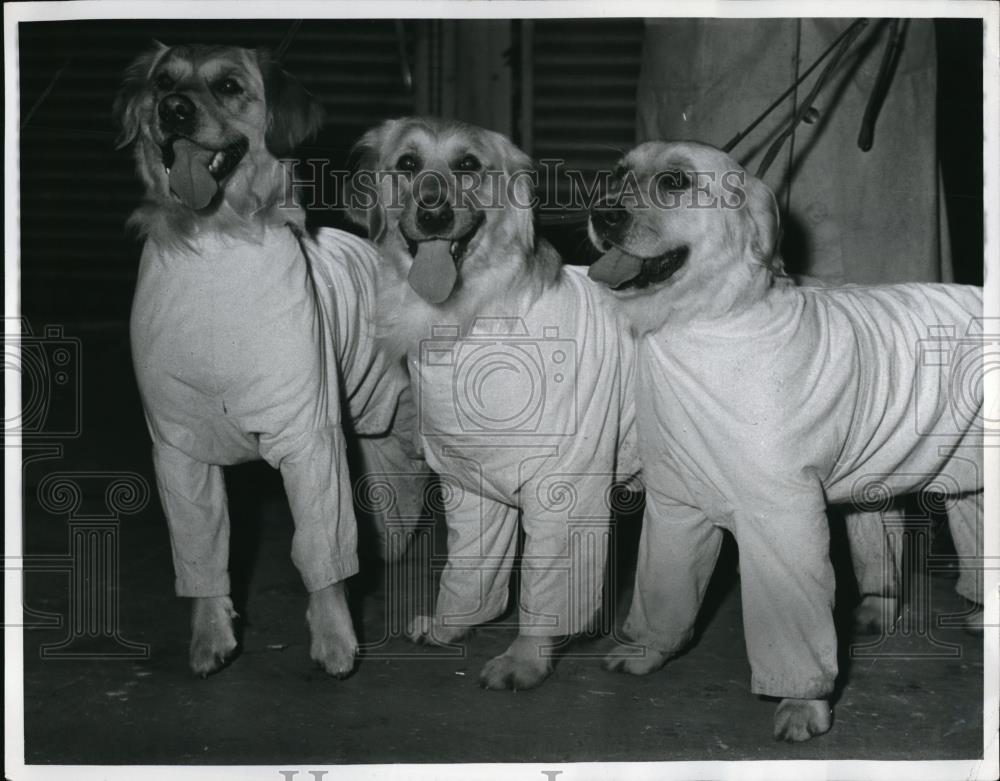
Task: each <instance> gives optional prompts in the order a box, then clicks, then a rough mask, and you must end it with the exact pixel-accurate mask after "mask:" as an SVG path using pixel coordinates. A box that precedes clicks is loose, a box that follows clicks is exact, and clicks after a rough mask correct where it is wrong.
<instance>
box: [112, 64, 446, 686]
mask: <svg viewBox="0 0 1000 781" xmlns="http://www.w3.org/2000/svg"><path fill="white" fill-rule="evenodd" d="M116 109H117V114H118V118H119V121H120V123H121V127H122V136H121V146H123V147H124V146H129V145H133V146H134V151H135V159H136V162H137V168H138V171H139V175H140V176H141V178H142V181H143V183H144V184H145V191H146V192H145V198H144V202H143V204H142V205H141V206H140V207H139V209H138V210H137V211H136V212H135V214H134V215H133V216H132V219H131V223H132V224H133V225H134V226H136V227H137V228H138V230H139V232H140V233H141V235H142V236H143V237H144V238H145V244H144V247H143V251H142V259H141V262H140V267H139V277H138V282H137V286H136V291H135V299H134V303H133V309H132V319H131V340H132V355H133V361H134V364H135V370H136V376H137V380H138V385H139V390H140V394H141V396H142V401H143V406H144V408H145V412H146V419H147V423H148V426H149V431H150V434H151V437H152V440H153V461H154V467H155V470H156V478H157V483H158V486H159V491H160V497H161V500H162V504H163V508H164V512H165V514H166V517H167V521H168V525H169V530H170V538H171V543H172V548H173V559H174V568H175V572H176V590H177V593H178V595H179V596H183V597H191V598H192V599H193V609H192V637H191V645H190V664H191V668H192V669H193V670H194V672H196V673H198V674H200V675H207V674H209V673H211V672H214V671H215V670H217V669H219V668H220V667H222V666H223V665H224V664H225V663H226V662H227V660H228V659H229V658H230V657H231V656H232V655H233V653H234V651H235V650H236V648H237V640H236V635H235V632H234V624H233V619H234V618H235V617H236V614H235V612H234V610H233V605H232V602H231V600H230V596H229V593H230V584H229V574H228V555H229V551H228V547H229V517H228V511H227V502H226V492H225V486H224V483H223V471H222V467H223V466H225V465H229V464H235V463H239V462H243V461H248V460H254V459H258V458H263V459H264V460H266V461H267V462H268V463H269V464H270V465H272V466H273V467H275V468H277V469H279V470H280V472H281V475H282V479H283V482H284V486H285V489H286V493H287V495H288V500H289V504H290V507H291V511H292V516H293V519H294V523H295V533H294V537H293V542H292V559H293V561H294V562H295V565H296V567H297V568H298V570H299V572H300V573H301V575H302V578H303V581H304V583H305V586H306V589H307V590H308V592H309V607H308V611H307V613H306V616H307V622H308V625H309V628H310V632H311V638H312V641H311V655H312V658H313V659H314V660H316V661H317V662H318V663H319V664H320V665H321V666H322V667H323V668H324V669H325V670H326V671H327V672H328V673H330V674H331V675H334V676H344V675H347V674H349V673H350V672H351V670H352V669H353V666H354V659H355V654H356V651H357V640H356V638H355V633H354V629H353V626H352V622H351V616H350V613H349V611H348V605H347V600H346V597H345V585H344V581H345V579H346V578H347V577H349V576H350V575H353V574H354V573H355V572H356V571H357V568H358V556H357V550H356V539H357V525H356V521H355V514H354V508H353V505H352V502H351V496H352V493H351V484H350V481H349V478H348V467H347V459H346V453H345V435H344V430H345V428H347V429H350V430H351V432H352V433H355V434H358V435H359V436H358V437H357V439H356V444H357V445H358V448H359V450H360V456H359V458H360V460H361V463H362V469H363V470H364V471H367V472H371V473H375V474H379V475H401V476H402V479H401V480H400V481H399V482H398V484H397V485H396V486H395V487H396V489H397V496H396V498H397V505H399V507H397V508H396V510H397V511H399V513H398V515H399V517H402V518H403V519H404V520H405V519H406V518H410V519H415V518H417V517H419V507H420V505H421V488H422V485H421V479H422V478H423V477H424V476H426V474H427V472H426V466H425V465H423V463H422V461H421V460H420V459H419V458H416V457H414V456H411V455H410V453H411V452H412V445H411V441H412V434H400V432H399V431H398V430H396V429H394V428H393V426H394V425H397V424H400V423H401V422H402V423H405V422H406V421H411V422H412V420H413V413H412V402H410V401H409V397H408V394H409V391H408V387H409V380H408V376H407V373H406V369H405V367H404V366H402V365H401V363H400V362H399V361H398V360H393V359H390V358H389V357H388V356H387V355H386V354H385V353H384V352H381V351H379V350H377V349H376V343H375V336H374V331H373V329H372V327H371V326H370V320H371V317H372V310H373V308H374V301H375V290H376V288H377V287H378V270H379V267H380V265H381V262H380V258H379V256H378V253H377V251H376V250H375V248H374V247H373V246H372V245H370V244H369V243H368V242H365V241H364V240H362V239H358V238H356V237H354V236H352V235H350V234H347V233H343V232H340V231H333V230H323V231H320V232H319V233H318V234H317V235H316V236H315V237H310V236H308V235H306V233H305V231H304V227H303V226H304V212H303V210H302V209H301V208H300V207H299V206H298V205H296V203H295V201H294V199H293V197H292V190H291V185H290V179H289V177H288V176H287V175H286V171H285V168H284V166H283V165H282V164H281V162H280V161H279V155H283V154H287V153H289V152H290V151H291V149H292V148H293V147H295V146H296V145H297V144H298V143H300V142H301V141H303V140H305V139H306V138H307V137H309V136H310V135H312V134H313V133H314V132H315V131H316V130H317V129H318V128H319V126H320V122H321V110H320V106H319V104H318V103H317V102H316V101H315V100H314V99H313V98H312V97H311V96H310V95H309V94H308V93H307V92H306V91H305V90H304V89H303V88H302V86H301V85H300V84H299V83H298V82H296V81H295V80H294V79H292V78H291V77H290V76H288V75H287V74H286V73H284V72H283V71H282V70H281V69H280V68H279V67H278V66H277V65H276V64H275V63H274V62H272V61H271V59H270V58H269V57H268V56H267V55H266V54H265V53H261V52H255V51H251V50H248V49H242V48H233V47H224V46H201V45H193V46H172V47H168V46H164V45H162V44H158V45H157V46H155V47H154V48H153V49H151V50H150V51H148V52H145V53H144V54H142V55H141V56H140V57H139V58H138V59H137V60H135V62H134V63H133V64H132V65H131V66H130V67H129V69H128V71H127V72H126V74H125V79H124V82H123V86H122V90H121V93H120V95H119V97H118V100H117V103H116ZM342 407H343V409H344V419H342V415H341V409H342ZM403 506H405V508H404V507H403ZM389 520H390V521H393V522H394V521H395V520H398V518H397V519H392V518H390V519H389ZM376 523H380V524H381V526H382V527H385V526H386V518H385V517H384V516H381V515H378V514H377V513H376ZM381 531H382V532H383V536H385V537H387V538H389V537H394V536H395V539H394V540H393V541H391V542H389V543H388V544H389V548H390V551H389V554H390V555H396V554H398V553H399V551H400V550H401V549H402V545H401V540H405V532H406V529H403V528H397V529H395V530H394V534H393V535H390V534H389V533H388V532H387V531H386V529H385V528H382V529H381ZM395 532H400V534H401V535H402V537H400V534H395Z"/></svg>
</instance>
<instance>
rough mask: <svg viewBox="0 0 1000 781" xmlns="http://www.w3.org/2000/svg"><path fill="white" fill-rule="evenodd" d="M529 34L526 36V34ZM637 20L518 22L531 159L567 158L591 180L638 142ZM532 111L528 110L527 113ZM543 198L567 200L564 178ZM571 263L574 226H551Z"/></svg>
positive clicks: (577, 251)
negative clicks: (527, 23)
mask: <svg viewBox="0 0 1000 781" xmlns="http://www.w3.org/2000/svg"><path fill="white" fill-rule="evenodd" d="M526 33H527V34H526ZM642 36H643V22H642V20H641V19H560V20H538V21H534V22H531V23H530V27H528V28H525V27H524V26H522V28H521V45H522V47H524V48H523V49H522V57H521V71H522V73H521V80H520V84H521V89H522V90H523V94H522V96H521V101H520V103H521V106H522V113H523V116H522V117H521V119H522V121H521V123H520V127H521V142H522V144H524V146H526V147H527V149H526V151H528V152H529V153H530V154H531V155H532V156H533V157H534V158H535V159H536V160H553V159H558V160H562V161H564V165H565V168H566V169H569V170H573V169H575V170H579V171H581V172H582V173H583V174H584V177H585V180H586V181H587V183H588V185H589V184H590V183H591V182H592V181H593V177H594V174H596V172H597V171H600V170H607V169H609V168H610V167H611V166H612V165H613V163H614V162H615V160H616V159H617V158H618V157H619V156H620V155H621V153H622V152H623V151H625V150H627V149H629V148H631V147H632V146H633V145H634V143H635V116H636V87H637V84H638V78H639V64H640V57H641V50H642ZM528 114H530V116H528ZM554 183H555V185H556V188H557V191H556V192H553V191H552V189H551V188H550V190H549V191H548V192H546V193H543V198H544V199H545V201H547V202H549V203H552V202H553V201H555V199H556V198H558V202H559V203H567V202H568V201H569V197H570V193H569V187H568V180H567V179H565V178H564V177H560V178H557V179H555V180H554ZM546 233H547V235H548V237H549V238H550V239H551V240H552V241H553V242H554V243H555V244H556V245H557V246H558V247H559V248H560V250H561V251H562V252H563V255H564V256H565V257H566V259H567V260H568V261H570V262H585V261H586V260H588V259H589V258H586V257H583V255H585V254H586V250H584V249H583V248H584V247H585V246H586V241H585V238H584V234H583V232H582V231H581V230H580V228H579V226H577V227H576V228H563V229H560V228H558V227H556V228H553V227H549V228H547V229H546Z"/></svg>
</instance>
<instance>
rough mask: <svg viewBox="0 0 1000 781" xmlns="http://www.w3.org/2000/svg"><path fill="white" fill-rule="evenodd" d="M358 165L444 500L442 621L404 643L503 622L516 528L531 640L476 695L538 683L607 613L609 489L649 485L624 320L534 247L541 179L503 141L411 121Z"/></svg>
mask: <svg viewBox="0 0 1000 781" xmlns="http://www.w3.org/2000/svg"><path fill="white" fill-rule="evenodd" d="M357 152H358V159H359V165H358V169H359V171H358V176H357V177H356V178H355V179H356V187H355V190H354V192H353V193H352V197H353V198H355V199H359V200H358V203H356V204H355V212H354V214H355V218H356V219H357V220H358V221H359V222H360V223H362V224H364V225H366V226H367V227H368V229H369V233H370V235H371V236H372V238H373V239H374V240H375V241H376V243H377V244H378V245H379V247H380V249H381V251H382V255H383V257H384V258H385V262H386V265H387V267H389V268H392V269H394V270H395V273H396V275H397V279H398V283H397V284H396V285H395V286H392V287H387V288H386V289H385V290H384V291H383V293H382V295H381V301H380V305H379V312H380V321H381V324H382V327H383V329H384V331H385V338H386V340H387V341H388V342H389V343H392V344H394V345H396V346H397V348H398V349H399V350H401V351H406V352H408V353H409V356H410V371H411V374H412V376H413V381H414V385H415V388H416V393H417V396H418V400H419V404H418V408H419V413H420V434H421V440H422V442H423V445H424V448H425V452H426V454H427V459H428V461H429V463H430V464H431V466H432V467H433V468H434V469H435V471H437V472H438V473H439V474H440V475H441V478H442V480H443V482H444V484H445V487H446V493H447V502H446V504H447V506H446V521H447V526H448V564H447V567H446V568H445V569H444V571H443V573H442V574H441V584H440V588H439V592H438V598H437V602H436V605H435V611H434V616H433V617H430V616H417V617H416V618H415V619H414V621H413V622H412V623H411V625H410V628H409V635H410V637H411V639H413V640H415V641H418V642H434V643H448V642H454V641H456V640H458V639H459V638H460V637H462V636H463V635H464V634H465V633H466V632H468V630H469V629H470V628H471V627H473V626H475V625H477V624H481V623H483V622H485V621H488V620H490V619H492V618H495V617H496V616H498V615H500V614H501V613H502V612H503V611H504V609H505V607H506V605H507V595H508V582H509V578H510V573H511V567H512V564H513V561H514V556H515V550H516V546H517V537H518V528H519V523H518V516H519V514H520V516H521V524H520V525H521V526H523V529H524V533H525V541H524V550H523V555H522V565H521V593H520V602H519V608H520V617H519V620H520V631H519V635H518V637H517V638H516V639H515V640H514V642H513V643H512V644H511V645H510V647H509V648H508V649H507V650H506V651H505V652H504V653H503V654H502V655H500V656H498V657H496V658H495V659H492V660H491V661H490V662H489V663H487V665H486V666H485V667H484V669H483V671H482V674H481V676H480V681H481V683H482V684H483V685H484V686H485V687H487V688H491V689H500V688H510V689H524V688H529V687H532V686H536V685H538V684H539V683H541V682H542V681H543V680H544V679H545V678H546V676H547V675H548V674H549V672H550V671H551V669H552V652H553V650H554V649H555V648H556V646H557V645H558V642H559V640H560V638H563V637H566V636H568V635H572V634H575V633H578V632H580V631H582V630H584V629H585V628H587V627H588V625H590V623H591V621H592V618H593V616H594V613H595V611H596V610H597V609H598V607H599V606H600V603H601V589H602V585H603V580H604V578H603V575H604V567H605V560H606V557H607V544H606V539H607V535H608V528H609V522H610V519H611V513H612V508H611V505H610V502H609V491H610V490H611V488H612V484H613V483H614V482H615V480H616V476H621V477H628V476H630V475H631V474H632V473H633V472H634V471H635V470H636V466H635V462H634V458H635V452H634V451H635V448H634V445H633V444H632V436H633V435H632V423H633V418H634V415H633V406H632V399H631V388H630V386H631V377H632V370H633V350H634V347H633V343H632V338H631V336H630V334H629V329H628V326H627V323H625V322H624V320H623V319H622V318H621V316H620V315H619V314H618V313H617V312H616V307H615V302H614V299H613V297H611V296H610V295H609V294H608V293H607V291H605V290H604V289H603V288H602V287H601V286H600V285H595V284H593V283H592V282H590V281H589V280H587V279H586V277H585V276H584V275H583V274H582V273H580V272H579V269H571V268H562V267H561V266H560V263H559V258H558V256H557V255H556V253H555V251H554V250H553V249H552V248H551V247H549V246H547V245H546V244H545V243H544V242H540V241H537V240H536V238H535V235H534V230H533V222H532V220H533V217H532V212H531V205H532V199H533V193H532V188H531V180H530V176H529V175H530V173H531V171H530V167H531V164H530V161H529V160H528V158H527V157H526V156H525V155H524V154H523V153H522V152H521V151H520V150H518V149H517V148H516V147H514V146H513V144H511V142H510V141H509V140H507V139H506V138H504V137H503V136H501V135H499V134H497V133H493V132H490V131H487V130H483V129H481V128H476V127H471V126H469V125H465V124H462V123H458V122H448V121H444V120H435V119H425V118H411V119H402V120H394V121H390V122H386V123H385V124H383V125H381V126H379V127H378V128H376V129H374V130H372V131H371V132H369V133H368V134H367V135H366V136H365V137H364V138H363V139H362V140H361V142H360V143H359V145H358V149H357ZM365 175H367V177H368V182H367V186H366V187H364V188H362V187H360V186H358V184H357V183H358V182H359V181H360V180H362V179H363V178H364V176H365ZM365 196H369V197H368V199H367V203H364V202H363V199H364V197H365Z"/></svg>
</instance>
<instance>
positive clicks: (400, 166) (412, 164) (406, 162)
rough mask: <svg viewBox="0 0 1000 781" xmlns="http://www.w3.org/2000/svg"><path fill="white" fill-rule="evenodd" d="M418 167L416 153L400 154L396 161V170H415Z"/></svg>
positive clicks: (418, 162)
mask: <svg viewBox="0 0 1000 781" xmlns="http://www.w3.org/2000/svg"><path fill="white" fill-rule="evenodd" d="M419 168H420V161H419V160H418V159H417V157H416V155H410V154H406V155H402V156H400V158H399V160H397V161H396V170H398V171H416V170H417V169H419Z"/></svg>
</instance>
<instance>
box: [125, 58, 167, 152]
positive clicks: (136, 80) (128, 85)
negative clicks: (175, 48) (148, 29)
mask: <svg viewBox="0 0 1000 781" xmlns="http://www.w3.org/2000/svg"><path fill="white" fill-rule="evenodd" d="M169 50H170V47H169V46H164V45H163V44H162V43H160V42H159V41H153V47H152V48H151V49H149V50H148V51H145V52H143V53H142V54H140V55H139V56H138V57H136V58H135V59H134V60H133V61H132V62H131V63H130V64H129V66H128V67H127V68H126V69H125V74H124V76H123V77H122V86H121V89H120V90H119V91H118V95H117V96H116V97H115V104H114V108H113V109H112V111H113V113H114V117H115V122H116V123H117V124H118V127H119V128H121V132H120V133H119V135H118V139H117V141H116V142H115V148H116V149H121V148H122V147H126V146H128V145H129V144H131V143H132V142H133V141H135V139H136V138H137V137H138V135H139V130H140V128H141V125H142V118H141V117H140V116H139V108H140V104H141V103H142V98H143V97H144V96H145V94H146V90H147V87H148V84H149V76H150V74H151V73H152V72H153V68H155V67H156V64H157V63H158V62H159V61H160V59H161V58H162V57H163V55H164V54H165V53H166V52H167V51H169Z"/></svg>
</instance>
